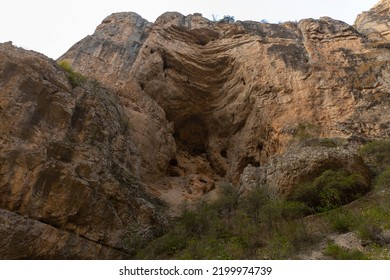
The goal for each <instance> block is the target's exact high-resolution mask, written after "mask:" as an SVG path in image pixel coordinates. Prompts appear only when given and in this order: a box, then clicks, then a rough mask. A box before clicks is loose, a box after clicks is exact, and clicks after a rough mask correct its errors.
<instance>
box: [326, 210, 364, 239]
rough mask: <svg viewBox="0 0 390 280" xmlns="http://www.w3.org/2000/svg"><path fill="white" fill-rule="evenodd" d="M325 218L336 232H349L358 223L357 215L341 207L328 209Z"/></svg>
mask: <svg viewBox="0 0 390 280" xmlns="http://www.w3.org/2000/svg"><path fill="white" fill-rule="evenodd" d="M326 219H327V221H328V222H329V223H330V226H331V228H332V229H333V230H335V231H337V232H338V233H346V232H350V231H352V230H354V229H355V228H356V227H357V225H358V224H359V219H358V217H356V216H355V215H354V214H353V213H352V212H350V211H348V210H345V209H343V208H339V209H335V210H332V211H329V212H328V213H327V215H326Z"/></svg>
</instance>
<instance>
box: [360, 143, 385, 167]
mask: <svg viewBox="0 0 390 280" xmlns="http://www.w3.org/2000/svg"><path fill="white" fill-rule="evenodd" d="M360 154H361V155H362V156H363V158H364V159H365V161H366V162H367V164H368V165H369V166H370V167H371V169H372V171H373V173H374V175H378V174H380V173H381V172H383V171H384V170H385V169H386V168H387V167H389V166H390V140H376V141H372V142H369V143H367V144H365V145H363V146H362V147H361V149H360Z"/></svg>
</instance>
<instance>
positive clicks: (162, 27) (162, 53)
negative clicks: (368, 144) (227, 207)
mask: <svg viewBox="0 0 390 280" xmlns="http://www.w3.org/2000/svg"><path fill="white" fill-rule="evenodd" d="M386 3H388V2H387V1H385V2H383V3H382V4H379V6H381V5H386ZM375 9H377V8H374V11H372V12H370V13H375ZM122 16H123V14H118V15H115V14H114V15H111V16H110V17H108V18H107V19H106V20H104V21H103V23H102V24H101V25H100V26H99V27H98V29H97V31H96V32H97V33H96V34H94V35H92V36H91V37H90V39H89V40H90V42H94V43H88V42H87V43H86V44H77V45H75V47H73V48H72V49H71V50H70V51H69V52H68V53H66V54H65V55H64V56H63V57H61V58H60V60H62V59H65V60H69V61H70V62H71V63H72V65H73V66H74V67H75V68H76V69H77V70H78V71H80V72H82V73H85V74H86V75H88V76H91V77H94V78H95V79H99V80H100V79H101V78H100V77H101V74H100V73H98V72H96V71H95V70H94V69H95V67H91V66H90V65H88V64H86V63H85V62H84V61H85V60H86V59H87V56H84V53H83V50H84V49H89V48H90V44H92V45H95V44H97V41H96V40H92V38H95V37H96V36H103V35H102V33H101V30H108V29H109V28H108V27H107V25H109V24H110V23H111V21H112V19H113V18H116V17H122ZM130 16H131V14H129V17H130ZM107 22H108V23H107ZM134 25H135V21H134V22H133V23H132V26H134ZM146 25H147V24H146ZM363 25H364V24H363ZM363 25H362V26H363ZM148 26H149V25H148ZM121 28H123V29H125V28H126V26H125V25H124V26H122V27H119V29H121ZM104 36H106V37H107V38H108V40H109V38H110V35H109V34H106V35H104ZM132 38H133V37H132V36H130V37H128V38H127V39H126V40H132ZM126 40H124V41H122V43H121V45H122V46H123V45H124V44H127V41H126ZM143 40H144V41H142V42H141V41H140V40H138V41H137V42H139V44H142V46H141V47H140V48H137V49H135V50H134V56H136V59H135V60H134V62H133V64H132V65H129V68H128V71H127V72H126V73H127V76H124V75H117V77H115V78H113V79H110V78H105V77H107V76H108V75H110V74H109V73H106V74H105V76H104V78H102V79H101V80H102V82H104V83H105V85H107V86H108V87H111V88H114V89H115V90H118V91H123V92H125V94H126V93H127V94H128V95H132V93H131V90H130V86H129V85H131V86H132V87H137V86H138V87H139V89H140V90H141V91H142V92H143V93H144V94H145V95H147V96H150V97H151V98H152V99H153V100H154V101H155V102H156V103H157V104H158V105H159V106H160V107H161V108H162V109H163V110H164V112H165V114H166V118H167V120H168V121H169V122H170V123H172V125H173V129H174V131H173V136H174V138H175V141H176V147H177V149H176V156H175V157H174V158H172V159H171V166H170V167H169V168H168V173H167V175H171V176H170V177H171V178H169V177H165V178H162V180H161V181H159V182H158V183H157V184H155V185H153V186H152V189H154V190H156V189H157V190H160V191H159V192H161V190H162V189H163V190H164V189H166V188H168V189H170V188H173V187H174V186H176V185H177V184H179V183H178V182H177V181H178V180H179V178H180V180H183V182H181V185H182V189H183V188H184V189H188V188H192V187H191V186H190V185H191V184H193V182H194V180H196V179H194V178H193V175H194V174H197V175H199V174H201V175H202V176H198V177H197V178H198V180H200V181H199V182H197V185H198V187H199V188H200V189H201V190H202V189H203V188H206V189H210V188H209V185H210V184H211V185H213V184H215V182H218V181H220V180H221V179H227V180H229V181H231V182H234V183H237V182H238V181H239V178H240V176H241V174H242V172H243V170H244V168H246V167H247V166H248V164H250V165H251V166H255V167H258V166H262V165H264V164H265V163H266V162H267V161H268V159H269V158H270V157H271V156H273V155H277V154H280V153H283V152H285V151H286V150H288V148H289V146H290V145H291V144H292V142H294V141H293V140H294V136H295V135H296V134H297V132H298V131H299V129H300V127H301V126H302V125H309V126H311V127H314V128H315V131H316V132H315V136H316V137H322V138H326V137H328V138H334V137H341V138H348V137H351V136H354V137H356V136H359V137H368V138H373V137H386V136H387V135H388V133H389V120H390V116H389V113H388V110H386V109H385V108H387V106H388V105H389V104H388V92H389V90H390V87H389V86H390V85H389V79H388V75H389V63H388V61H389V58H390V52H389V51H388V49H386V48H378V47H377V46H374V45H372V44H371V43H370V41H368V39H367V37H366V34H363V33H360V32H359V31H358V30H356V29H355V28H354V27H352V26H349V25H348V24H345V23H343V22H340V21H337V20H334V19H331V18H326V17H325V18H321V19H318V20H314V19H305V20H301V21H300V22H299V23H292V22H287V23H283V24H279V25H276V24H267V23H258V22H248V21H244V22H241V21H238V22H236V23H234V24H227V23H215V22H211V21H209V20H207V19H205V18H203V17H202V16H201V15H200V14H194V15H189V16H183V15H181V14H178V13H166V14H164V15H162V16H161V17H159V18H158V19H157V20H156V22H155V23H154V24H153V25H151V27H150V28H149V29H148V31H147V36H146V38H143ZM105 42H109V41H105ZM101 48H103V49H104V46H101ZM106 49H107V51H108V49H109V47H107V48H106ZM101 53H102V54H104V58H103V56H102V55H100V54H95V55H96V56H97V57H98V58H99V59H100V58H102V59H103V61H105V63H106V64H108V65H110V64H115V63H116V62H115V61H116V60H117V59H118V53H115V52H113V53H112V54H111V57H110V56H109V55H107V52H105V51H102V52H101ZM123 60H126V58H125V57H123ZM199 165H201V166H202V168H198V167H199ZM191 166H192V168H191ZM197 166H198V167H197ZM198 169H200V170H198ZM172 177H173V178H172ZM178 177H179V178H178ZM202 182H203V183H202ZM204 182H206V183H204ZM183 184H184V185H183ZM179 185H180V184H179ZM161 186H164V187H161ZM191 194H192V191H191ZM185 195H188V193H186V194H185ZM162 196H164V194H162ZM167 198H169V195H168V196H167Z"/></svg>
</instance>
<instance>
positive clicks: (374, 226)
mask: <svg viewBox="0 0 390 280" xmlns="http://www.w3.org/2000/svg"><path fill="white" fill-rule="evenodd" d="M361 216H362V223H361V225H360V227H359V235H360V237H361V238H362V239H365V240H369V241H372V242H374V243H378V242H379V243H380V242H381V237H382V230H383V229H390V209H389V207H387V206H384V205H375V206H371V207H368V208H366V209H364V210H363V211H362V213H361Z"/></svg>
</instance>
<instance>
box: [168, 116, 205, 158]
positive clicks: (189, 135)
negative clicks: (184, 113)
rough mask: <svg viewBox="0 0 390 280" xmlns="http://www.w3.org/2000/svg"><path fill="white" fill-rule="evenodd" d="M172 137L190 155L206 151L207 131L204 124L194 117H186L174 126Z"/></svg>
mask: <svg viewBox="0 0 390 280" xmlns="http://www.w3.org/2000/svg"><path fill="white" fill-rule="evenodd" d="M175 130H176V132H175V134H174V137H175V139H176V142H177V144H178V145H179V147H180V148H182V149H183V150H186V151H188V152H189V153H190V154H191V155H200V154H204V153H206V151H207V142H208V132H207V129H206V127H205V124H204V123H203V122H202V121H201V120H200V119H198V118H196V117H190V118H187V119H186V120H185V121H183V122H182V123H180V124H179V125H178V126H177V127H176V129H175Z"/></svg>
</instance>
